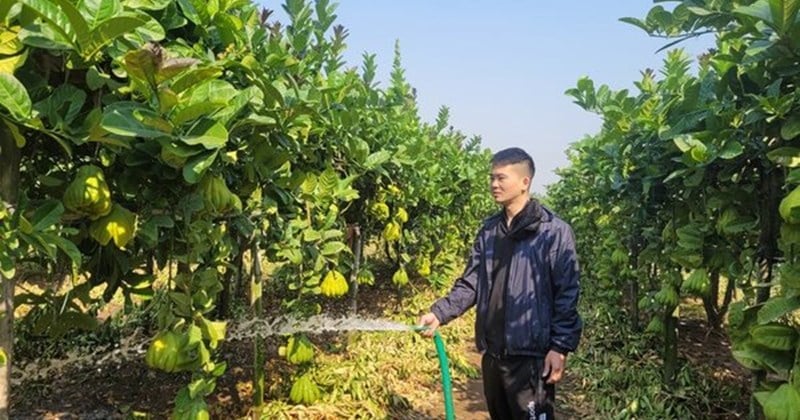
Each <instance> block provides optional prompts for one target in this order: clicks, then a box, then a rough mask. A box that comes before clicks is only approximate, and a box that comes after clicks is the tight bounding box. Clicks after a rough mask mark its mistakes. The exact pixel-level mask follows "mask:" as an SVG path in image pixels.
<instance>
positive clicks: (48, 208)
mask: <svg viewBox="0 0 800 420" xmlns="http://www.w3.org/2000/svg"><path fill="white" fill-rule="evenodd" d="M62 214H64V205H63V204H61V202H60V201H58V200H47V201H45V202H44V203H42V204H41V205H40V206H39V207H38V208H36V211H35V212H33V216H32V217H31V224H32V225H33V230H34V231H37V232H41V231H43V230H45V229H47V228H49V227H51V226H53V225H54V224H55V223H56V222H58V221H59V220H61V215H62Z"/></svg>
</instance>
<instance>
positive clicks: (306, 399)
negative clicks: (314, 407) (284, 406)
mask: <svg viewBox="0 0 800 420" xmlns="http://www.w3.org/2000/svg"><path fill="white" fill-rule="evenodd" d="M319 397H320V392H319V388H318V387H317V384H315V383H314V381H312V380H311V376H310V375H308V374H306V375H303V376H301V377H299V378H298V379H297V380H296V381H294V384H292V390H291V391H289V398H291V399H292V401H294V402H295V404H306V405H309V404H314V402H315V401H317V400H318V399H319Z"/></svg>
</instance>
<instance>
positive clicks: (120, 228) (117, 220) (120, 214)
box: [89, 204, 137, 249]
mask: <svg viewBox="0 0 800 420" xmlns="http://www.w3.org/2000/svg"><path fill="white" fill-rule="evenodd" d="M136 219H137V217H136V214H135V213H132V212H131V211H129V210H128V209H126V208H125V207H122V206H120V205H119V204H114V207H113V208H112V209H111V212H110V213H108V214H107V215H105V216H103V217H101V218H99V219H97V220H95V221H94V222H92V224H91V225H90V226H89V235H91V236H92V238H94V239H95V240H96V241H97V242H99V243H100V244H101V245H104V246H105V245H108V243H109V242H110V241H111V240H112V239H113V240H114V245H116V246H117V248H121V249H124V248H125V246H126V245H127V244H128V242H130V241H131V239H133V237H134V235H135V234H136Z"/></svg>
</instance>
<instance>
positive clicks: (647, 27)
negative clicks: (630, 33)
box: [619, 17, 653, 34]
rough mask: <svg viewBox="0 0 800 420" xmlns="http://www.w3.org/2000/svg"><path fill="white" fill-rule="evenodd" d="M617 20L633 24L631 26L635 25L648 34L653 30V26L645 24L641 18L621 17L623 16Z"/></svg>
mask: <svg viewBox="0 0 800 420" xmlns="http://www.w3.org/2000/svg"><path fill="white" fill-rule="evenodd" d="M619 21H620V22H624V23H627V24H630V25H633V26H636V27H638V28H639V29H641V30H643V31H645V32H647V33H648V34H649V33H652V32H653V28H652V27H650V25H648V24H646V23H645V22H644V21H642V20H641V19H637V18H632V17H623V18H620V19H619Z"/></svg>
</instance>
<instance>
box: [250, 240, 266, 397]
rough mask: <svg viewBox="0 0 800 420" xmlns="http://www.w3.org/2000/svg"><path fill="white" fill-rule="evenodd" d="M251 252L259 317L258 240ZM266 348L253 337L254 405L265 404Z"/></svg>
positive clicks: (252, 289)
mask: <svg viewBox="0 0 800 420" xmlns="http://www.w3.org/2000/svg"><path fill="white" fill-rule="evenodd" d="M250 253H251V254H252V258H253V269H252V270H251V271H250V273H251V278H250V282H251V283H250V305H251V307H252V308H253V317H254V318H258V317H261V316H262V315H263V314H264V307H263V302H262V300H261V291H262V288H263V286H262V283H261V280H262V278H261V258H260V254H259V249H258V242H257V241H256V242H254V243H253V245H252V248H251V249H250ZM264 362H265V360H264V349H262V343H261V339H260V338H259V337H258V335H256V336H255V337H253V372H254V378H253V405H254V406H255V407H261V406H262V405H264V378H265V375H264Z"/></svg>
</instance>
